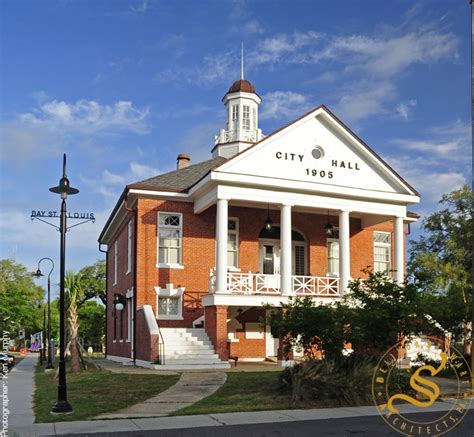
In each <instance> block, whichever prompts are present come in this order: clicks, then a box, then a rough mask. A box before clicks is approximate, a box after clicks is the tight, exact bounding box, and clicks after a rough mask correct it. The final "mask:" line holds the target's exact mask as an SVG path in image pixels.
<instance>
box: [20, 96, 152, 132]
mask: <svg viewBox="0 0 474 437" xmlns="http://www.w3.org/2000/svg"><path fill="white" fill-rule="evenodd" d="M148 115H149V110H148V108H145V109H137V108H135V107H134V106H133V103H132V102H130V101H125V100H121V101H118V102H116V103H114V104H113V105H102V104H100V103H98V102H96V101H94V100H78V101H77V102H75V103H67V102H65V101H58V100H52V101H49V102H46V103H43V104H42V105H41V106H40V107H39V108H37V109H35V110H34V111H33V112H27V113H23V114H20V115H19V117H18V121H19V122H21V123H24V124H26V125H33V126H42V127H44V128H47V129H50V130H54V131H57V130H65V129H67V130H68V132H71V131H73V132H85V133H97V132H110V131H116V130H126V131H131V132H134V133H138V134H144V133H147V132H148V126H147V124H146V120H147V117H148Z"/></svg>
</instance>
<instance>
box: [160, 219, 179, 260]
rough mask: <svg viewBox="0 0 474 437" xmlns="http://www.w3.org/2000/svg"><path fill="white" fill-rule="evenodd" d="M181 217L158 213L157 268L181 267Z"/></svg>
mask: <svg viewBox="0 0 474 437" xmlns="http://www.w3.org/2000/svg"><path fill="white" fill-rule="evenodd" d="M182 240H183V215H182V214H180V213H175V212H171V213H170V212H159V213H158V266H160V267H161V266H181V264H182Z"/></svg>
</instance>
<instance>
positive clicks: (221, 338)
mask: <svg viewBox="0 0 474 437" xmlns="http://www.w3.org/2000/svg"><path fill="white" fill-rule="evenodd" d="M204 311H205V316H204V317H205V326H204V327H205V329H206V332H207V335H208V336H209V338H210V339H211V342H212V344H213V345H214V349H215V351H216V354H217V355H219V358H220V359H221V360H223V361H226V360H227V359H228V358H229V351H228V347H227V307H226V306H225V305H216V306H208V307H205V308H204Z"/></svg>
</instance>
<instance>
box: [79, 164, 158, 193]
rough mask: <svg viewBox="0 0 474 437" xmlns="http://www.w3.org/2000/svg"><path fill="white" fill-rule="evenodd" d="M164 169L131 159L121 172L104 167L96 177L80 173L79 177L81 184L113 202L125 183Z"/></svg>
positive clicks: (130, 182)
mask: <svg viewBox="0 0 474 437" xmlns="http://www.w3.org/2000/svg"><path fill="white" fill-rule="evenodd" d="M165 171H167V169H165V170H164V171H163V170H161V169H158V168H155V167H151V166H148V165H146V164H141V163H139V162H137V161H131V162H130V163H129V164H128V168H127V170H126V171H124V172H123V174H118V173H114V172H112V171H110V170H108V169H105V170H103V171H102V173H101V175H100V177H98V178H95V179H94V178H92V179H91V178H88V177H84V176H82V175H81V176H80V179H81V182H82V183H83V184H85V185H87V186H88V187H90V188H91V189H92V190H94V191H95V192H96V193H99V194H100V195H102V196H103V197H104V198H105V200H106V201H109V202H113V201H115V200H117V197H118V196H119V194H120V192H121V191H122V190H123V189H124V188H125V185H128V184H132V183H135V182H138V181H141V180H144V179H148V178H150V177H153V176H157V175H159V174H162V173H164V172H165Z"/></svg>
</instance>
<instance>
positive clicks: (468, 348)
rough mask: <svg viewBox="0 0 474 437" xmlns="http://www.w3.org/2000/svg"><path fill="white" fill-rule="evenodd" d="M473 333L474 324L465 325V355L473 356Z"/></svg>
mask: <svg viewBox="0 0 474 437" xmlns="http://www.w3.org/2000/svg"><path fill="white" fill-rule="evenodd" d="M471 331H472V322H467V323H464V330H463V333H462V343H463V353H464V355H471V347H472V345H471Z"/></svg>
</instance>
